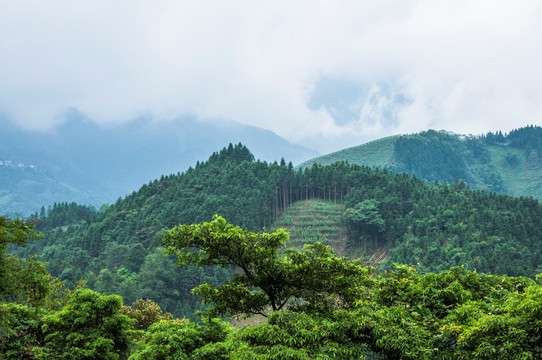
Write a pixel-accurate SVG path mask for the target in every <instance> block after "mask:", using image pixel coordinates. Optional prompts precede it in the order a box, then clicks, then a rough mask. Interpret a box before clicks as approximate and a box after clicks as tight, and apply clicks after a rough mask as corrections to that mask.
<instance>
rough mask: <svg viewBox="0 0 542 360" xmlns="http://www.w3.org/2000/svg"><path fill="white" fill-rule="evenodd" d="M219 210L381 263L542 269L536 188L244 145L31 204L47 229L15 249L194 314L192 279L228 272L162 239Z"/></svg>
mask: <svg viewBox="0 0 542 360" xmlns="http://www.w3.org/2000/svg"><path fill="white" fill-rule="evenodd" d="M214 214H219V215H221V216H223V217H224V218H226V219H227V220H228V222H229V223H232V224H236V225H239V226H241V227H243V228H247V229H249V230H251V231H261V230H262V229H275V228H276V227H284V228H286V230H287V231H289V232H290V233H291V235H292V238H291V244H292V245H295V246H300V245H302V244H310V243H314V242H316V241H323V242H324V243H326V244H329V245H331V246H333V247H334V248H335V249H336V251H337V252H339V253H341V254H342V255H344V256H350V257H360V258H363V259H364V260H365V261H366V262H368V263H372V264H374V265H376V266H378V267H379V269H390V268H392V267H393V263H394V262H398V263H404V264H409V265H414V266H416V268H417V269H418V270H419V271H420V272H427V271H442V270H443V269H447V268H450V267H452V266H461V265H465V266H467V267H468V268H469V269H476V270H477V271H478V272H480V273H482V272H484V273H485V272H491V273H494V274H507V275H511V276H518V275H527V276H534V275H535V274H537V273H539V272H541V271H542V265H541V264H542V251H541V248H542V247H541V246H540V245H541V244H540V239H541V238H542V206H541V205H540V204H539V203H538V201H536V200H534V199H532V198H529V197H521V198H515V197H512V196H509V195H504V194H502V195H498V194H496V193H488V192H486V191H483V190H472V189H470V188H469V187H468V186H467V185H466V184H465V183H464V182H460V181H454V182H452V183H451V184H445V183H439V184H436V185H435V184H429V183H427V182H425V181H423V180H421V179H419V178H417V177H410V176H408V175H407V174H405V173H401V174H394V173H392V172H390V171H389V170H387V169H372V168H370V167H368V166H359V165H351V164H346V163H344V162H339V163H335V164H332V165H326V166H321V165H315V166H312V167H310V168H307V169H305V170H300V169H297V170H296V169H294V167H293V165H292V164H291V163H288V164H287V163H286V162H285V161H281V162H280V163H267V162H262V161H256V160H255V159H254V155H253V154H252V153H251V152H250V151H249V150H248V149H247V148H246V147H245V146H243V145H236V146H228V147H227V148H224V149H223V150H221V151H220V152H215V153H213V154H212V155H211V156H210V157H209V159H208V160H207V161H205V162H197V163H196V165H195V166H194V167H191V168H189V169H188V170H186V171H185V172H183V173H179V174H173V175H168V176H162V177H160V179H156V180H154V181H152V182H149V183H148V184H145V185H143V186H142V187H141V188H140V189H139V190H137V191H135V192H133V193H131V194H130V195H128V196H126V197H125V198H120V199H118V200H117V201H116V202H115V203H113V204H111V205H110V206H107V207H105V206H104V207H102V208H101V209H100V211H98V212H97V211H95V210H92V209H88V208H86V207H84V206H80V205H76V204H74V203H71V204H64V203H63V204H57V205H56V206H54V207H53V208H52V209H50V210H48V211H43V212H42V213H40V214H39V215H38V214H36V215H34V216H33V217H32V218H31V219H30V220H31V221H33V222H35V223H36V229H37V230H38V231H40V232H43V233H44V234H45V237H44V239H42V240H38V241H36V242H33V243H32V244H29V245H28V246H27V247H26V248H20V249H17V253H18V255H19V256H24V257H28V256H31V255H33V254H39V259H40V260H42V261H45V262H47V263H48V265H47V267H48V269H49V271H50V272H51V273H52V274H53V275H54V276H58V277H60V279H61V280H66V281H67V282H68V284H70V285H71V284H74V283H75V282H76V281H78V280H79V279H80V278H84V279H86V280H87V284H88V286H89V287H91V288H92V289H95V290H97V291H100V292H104V291H107V292H110V293H117V294H120V295H122V296H123V297H124V299H125V301H126V302H127V303H131V302H133V301H135V300H136V299H138V298H140V297H142V298H151V299H154V300H156V301H158V302H159V303H160V305H161V306H162V308H163V309H166V310H167V311H170V312H175V313H176V314H177V315H178V316H182V315H186V316H190V314H192V313H193V311H194V310H195V309H197V306H199V305H198V299H197V298H194V297H192V296H191V295H190V289H192V288H193V287H195V286H196V285H197V284H199V283H203V282H207V283H212V284H218V283H220V282H221V281H222V280H223V279H224V278H227V277H228V276H229V274H228V272H227V271H226V270H224V269H217V268H211V267H209V268H205V269H202V268H184V269H180V268H179V267H178V266H177V265H176V264H175V262H174V260H173V259H170V258H167V257H165V256H164V253H163V251H162V250H161V249H160V248H159V246H160V241H159V239H160V235H162V234H165V233H166V232H167V230H168V229H171V228H172V227H174V226H175V225H177V224H196V223H201V222H203V221H209V220H210V219H211V218H212V217H213V215H214Z"/></svg>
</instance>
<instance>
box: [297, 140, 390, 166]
mask: <svg viewBox="0 0 542 360" xmlns="http://www.w3.org/2000/svg"><path fill="white" fill-rule="evenodd" d="M398 137H399V135H396V136H389V137H385V138H382V139H379V140H375V141H371V142H368V143H366V144H363V145H359V146H355V147H351V148H348V149H344V150H340V151H337V152H334V153H331V154H327V155H323V156H320V157H318V158H315V159H311V160H309V161H306V162H304V163H302V164H300V165H299V168H302V169H305V168H307V167H311V166H312V164H314V163H315V162H318V163H319V164H321V165H330V164H334V163H336V162H337V161H347V162H348V163H350V164H357V165H366V166H370V167H384V166H388V165H391V164H393V145H394V144H395V141H396V140H397V138H398Z"/></svg>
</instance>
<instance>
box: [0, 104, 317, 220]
mask: <svg viewBox="0 0 542 360" xmlns="http://www.w3.org/2000/svg"><path fill="white" fill-rule="evenodd" d="M2 129H3V130H2V131H1V132H0V161H1V162H2V163H1V164H0V174H1V178H0V213H19V214H24V215H28V214H30V213H31V212H34V211H38V210H39V209H40V207H41V206H43V205H45V206H48V205H52V204H53V203H54V202H57V203H58V202H72V201H75V202H77V203H80V204H89V205H94V206H97V207H99V206H100V205H102V204H103V203H111V202H113V201H115V200H116V199H117V198H118V197H119V196H124V195H126V194H129V193H130V192H132V191H134V190H136V189H138V188H139V187H140V186H141V185H142V184H144V183H147V182H149V181H151V180H153V179H155V178H158V177H160V176H162V175H167V174H174V173H178V172H181V171H184V170H186V169H187V168H188V167H189V166H193V165H194V164H195V163H196V162H197V161H198V160H201V159H205V158H207V157H209V155H210V154H211V153H212V152H213V151H214V150H215V149H217V148H221V147H223V146H225V145H227V144H228V143H234V144H237V143H239V142H243V143H244V144H247V145H249V146H250V147H251V148H252V149H253V151H254V154H255V156H256V157H257V158H258V159H261V160H265V161H269V162H272V161H280V159H281V158H288V159H291V161H293V162H296V163H299V162H301V161H302V160H305V159H307V158H310V157H314V156H315V155H317V153H316V152H315V151H313V150H310V149H307V148H304V147H302V146H299V145H295V144H291V143H289V142H288V141H286V140H285V139H283V138H281V137H280V136H278V135H276V134H274V133H273V132H271V131H268V130H264V129H261V128H256V127H252V126H245V125H242V124H239V123H236V122H233V121H228V120H202V119H196V118H190V117H186V118H181V119H177V120H175V121H152V120H149V119H143V118H141V119H136V120H134V121H131V122H129V123H125V124H118V125H109V126H99V125H97V124H96V123H95V122H93V121H91V120H89V119H88V118H86V117H85V116H84V115H82V114H80V113H78V112H77V111H72V112H70V113H69V114H68V117H67V121H66V122H65V123H63V124H62V125H60V126H58V127H56V128H55V129H53V130H52V131H50V132H37V131H25V130H22V129H19V128H17V127H15V126H13V124H9V123H6V121H4V125H3V126H2Z"/></svg>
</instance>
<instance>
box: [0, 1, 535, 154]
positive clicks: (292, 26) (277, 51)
mask: <svg viewBox="0 0 542 360" xmlns="http://www.w3.org/2000/svg"><path fill="white" fill-rule="evenodd" d="M541 33H542V6H541V5H540V2H538V1H521V0H518V1H514V2H510V1H463V0H461V1H429V0H419V1H379V2H369V1H333V2H331V1H291V2H257V1H253V2H241V1H228V2H225V1H197V2H196V1H156V2H144V1H127V0H119V1H115V2H111V1H105V0H94V1H91V2H73V1H67V0H52V1H48V2H41V1H37V0H36V1H29V0H21V1H17V2H6V3H5V4H2V5H0V53H2V54H3V56H1V57H0V111H2V112H4V113H7V114H9V115H10V116H11V117H13V118H14V119H15V120H16V121H18V122H19V123H21V124H23V125H24V126H26V127H35V128H47V127H49V126H52V125H53V124H55V123H58V122H60V121H62V119H61V117H60V116H61V114H62V113H63V112H64V111H65V110H66V109H68V108H70V107H75V108H77V109H79V110H80V111H81V112H83V113H85V114H87V115H88V116H89V117H90V118H92V119H94V120H96V121H97V122H100V123H105V122H112V121H117V122H118V121H126V120H128V119H131V118H134V117H136V116H140V115H144V114H148V115H152V116H154V117H155V118H175V117H176V116H178V115H179V114H186V113H191V114H195V115H197V116H200V117H203V118H205V117H221V118H229V119H232V120H235V121H238V122H241V123H245V124H250V125H255V126H260V127H264V128H267V129H270V130H273V131H274V132H276V133H278V134H279V135H281V136H284V137H286V138H287V139H289V140H291V141H293V142H298V143H302V144H304V145H307V146H309V147H312V148H316V149H318V150H320V151H322V152H325V151H331V150H336V149H339V148H343V147H346V146H353V145H357V144H359V143H362V142H365V141H368V140H371V139H374V138H377V137H381V136H386V135H391V134H395V133H403V132H415V131H420V130H424V129H428V128H435V129H446V130H450V131H455V132H458V133H473V134H477V133H482V132H486V131H490V130H510V129H513V128H517V127H520V126H524V125H527V124H538V125H542V102H541V101H540V99H541V98H542V81H541V79H542V72H541V70H540V65H539V64H541V63H542V42H541V41H540V40H539V34H541ZM322 79H331V80H332V81H333V82H335V83H338V84H340V83H341V82H343V83H344V84H359V87H360V88H364V89H369V91H363V92H360V94H363V95H360V97H359V98H358V99H355V100H349V102H348V103H345V102H344V101H343V102H340V101H339V102H336V103H335V105H334V104H333V103H331V102H328V103H326V104H323V103H322V104H321V106H318V104H315V103H311V97H312V96H313V95H314V94H315V93H316V92H319V93H322V89H318V88H317V87H318V86H320V85H321V84H322V83H325V82H322V81H321V80H322ZM339 87H340V85H339ZM332 90H333V89H330V90H329V91H332ZM323 93H325V89H324V92H323ZM333 107H336V108H337V107H341V109H342V110H341V109H339V110H341V111H339V110H337V109H335V110H333ZM343 110H344V111H347V112H349V114H354V117H352V116H350V115H349V116H350V117H348V121H346V120H345V119H339V118H337V114H339V113H345V112H344V111H343ZM334 117H335V118H334Z"/></svg>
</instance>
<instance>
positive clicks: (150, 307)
mask: <svg viewBox="0 0 542 360" xmlns="http://www.w3.org/2000/svg"><path fill="white" fill-rule="evenodd" d="M121 313H122V314H124V315H126V316H128V317H129V318H131V319H134V320H135V321H136V323H135V328H136V329H138V330H145V329H147V328H148V327H149V326H151V325H152V324H154V323H156V322H159V321H161V320H173V316H172V315H171V313H165V314H164V313H163V312H162V309H161V308H160V306H159V305H158V304H157V303H155V302H154V301H152V300H148V299H147V300H143V299H138V300H136V301H135V302H134V303H133V304H132V306H126V305H124V306H123V307H122V309H121Z"/></svg>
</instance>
